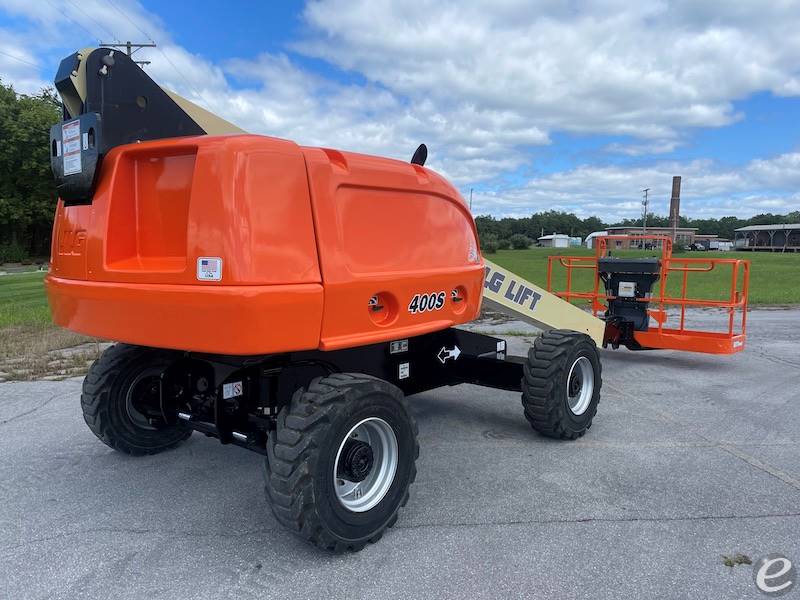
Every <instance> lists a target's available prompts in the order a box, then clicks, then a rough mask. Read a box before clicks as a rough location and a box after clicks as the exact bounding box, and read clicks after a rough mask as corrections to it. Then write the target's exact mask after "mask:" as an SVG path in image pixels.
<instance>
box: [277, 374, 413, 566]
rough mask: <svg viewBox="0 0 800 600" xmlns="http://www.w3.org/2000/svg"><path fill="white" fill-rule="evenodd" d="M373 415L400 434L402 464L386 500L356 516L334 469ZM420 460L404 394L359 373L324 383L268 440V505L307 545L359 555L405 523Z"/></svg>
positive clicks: (281, 418) (289, 409)
mask: <svg viewBox="0 0 800 600" xmlns="http://www.w3.org/2000/svg"><path fill="white" fill-rule="evenodd" d="M370 416H377V417H380V418H382V419H383V420H384V421H386V422H387V423H388V424H389V425H390V426H391V427H392V430H393V431H394V433H395V436H396V437H397V443H398V465H397V471H396V473H395V476H394V479H393V481H392V484H391V487H390V488H389V490H388V491H387V492H386V495H385V496H384V497H383V499H382V500H381V501H380V502H379V503H378V504H377V505H376V506H375V507H373V508H372V509H370V510H368V511H366V512H360V513H356V512H352V511H349V510H347V509H346V508H344V506H343V505H342V504H341V503H340V501H339V499H338V498H337V496H336V493H335V489H334V485H335V481H334V477H333V467H334V463H335V461H336V453H337V450H338V448H339V444H340V443H341V441H342V439H343V438H344V436H345V435H347V433H348V432H349V431H350V429H351V427H353V426H354V425H355V424H357V423H358V422H359V421H360V420H362V419H364V418H368V417H370ZM418 456H419V443H418V442H417V425H416V422H415V421H414V418H413V416H412V415H411V412H410V411H409V408H408V404H407V403H406V401H405V398H404V396H403V393H402V392H401V391H400V390H399V389H398V388H397V387H395V386H393V385H391V384H390V383H388V382H386V381H383V380H381V379H377V378H374V377H370V376H369V375H362V374H359V373H338V374H333V375H329V376H327V377H319V378H316V379H314V380H312V381H311V383H310V384H309V385H308V388H305V389H300V390H298V391H297V392H296V393H295V394H294V396H293V397H292V401H291V403H290V404H289V405H288V406H285V407H284V408H283V409H282V410H281V412H280V413H279V414H278V423H277V429H276V431H274V432H272V433H271V434H270V436H269V439H268V440H267V457H266V460H265V462H264V465H265V471H264V474H265V480H266V485H265V491H266V495H267V501H268V502H269V505H270V507H271V508H272V513H273V514H274V515H275V518H276V519H277V520H278V522H280V523H281V524H282V525H284V526H286V527H288V528H289V529H290V530H292V531H293V532H294V533H295V534H297V535H299V536H300V537H301V538H303V539H305V540H307V541H309V542H311V543H312V544H314V545H315V546H317V547H319V548H322V549H325V550H329V551H332V552H346V551H352V552H356V551H359V550H361V549H362V548H363V547H364V546H366V545H367V543H374V542H377V541H378V540H379V539H380V538H381V536H382V535H383V533H384V531H385V530H386V529H388V528H389V527H392V526H393V525H394V524H395V522H396V521H397V513H398V511H399V510H400V508H401V507H403V506H405V504H406V503H407V502H408V493H409V486H410V485H411V484H412V483H413V481H414V479H415V478H416V474H417V471H416V465H415V461H416V459H417V457H418Z"/></svg>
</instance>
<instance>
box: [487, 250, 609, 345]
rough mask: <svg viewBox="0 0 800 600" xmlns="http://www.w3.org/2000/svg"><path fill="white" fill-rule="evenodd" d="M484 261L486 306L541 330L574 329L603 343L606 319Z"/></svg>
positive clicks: (598, 343) (595, 341) (596, 342)
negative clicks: (603, 319)
mask: <svg viewBox="0 0 800 600" xmlns="http://www.w3.org/2000/svg"><path fill="white" fill-rule="evenodd" d="M484 261H485V263H486V279H485V281H484V284H483V301H484V304H485V305H488V306H489V307H490V308H492V309H494V310H497V311H499V312H502V313H505V314H507V315H509V316H512V317H514V318H517V319H520V320H522V321H525V322H527V323H530V324H532V325H535V326H536V327H539V328H540V329H571V330H573V331H579V332H581V333H585V334H586V335H588V336H589V337H590V338H592V339H593V340H594V343H595V344H597V346H598V347H599V346H601V345H602V344H603V334H604V332H605V327H606V324H605V322H603V321H601V320H600V319H598V318H597V317H595V316H593V315H591V314H590V313H588V312H585V311H583V310H581V309H580V308H578V307H577V306H573V305H572V304H570V303H569V302H566V301H564V300H562V299H561V298H559V297H558V296H556V295H555V294H551V293H550V292H548V291H547V290H545V289H543V288H541V287H539V286H538V285H536V284H535V283H531V282H530V281H526V280H525V279H523V278H522V277H520V276H519V275H516V274H515V273H512V272H511V271H509V270H508V269H504V268H503V267H501V266H499V265H496V264H494V263H493V262H491V261H489V260H485V259H484Z"/></svg>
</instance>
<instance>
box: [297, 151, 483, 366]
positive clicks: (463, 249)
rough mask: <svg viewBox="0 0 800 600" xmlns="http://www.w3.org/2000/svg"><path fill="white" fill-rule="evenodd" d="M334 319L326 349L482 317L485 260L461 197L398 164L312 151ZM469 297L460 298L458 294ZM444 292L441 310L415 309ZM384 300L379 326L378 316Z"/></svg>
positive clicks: (325, 326)
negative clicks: (373, 305) (419, 300)
mask: <svg viewBox="0 0 800 600" xmlns="http://www.w3.org/2000/svg"><path fill="white" fill-rule="evenodd" d="M303 153H304V154H305V157H306V163H307V165H308V176H309V183H310V187H311V198H312V205H313V207H314V222H315V225H316V231H317V244H318V245H319V256H320V266H321V269H322V277H323V281H324V283H325V312H324V315H323V321H322V333H321V340H320V348H321V349H323V350H333V349H338V348H345V347H352V346H358V345H361V344H367V343H376V342H379V341H385V340H391V339H397V338H398V337H408V336H411V335H419V334H422V333H427V332H430V331H436V330H439V329H444V328H447V327H450V326H452V325H455V324H459V323H465V322H468V321H471V320H473V319H474V318H475V317H476V316H477V315H478V312H479V311H480V303H481V298H482V291H483V275H484V271H483V261H482V259H481V256H480V252H479V250H478V241H477V232H476V230H475V224H474V221H473V220H472V216H471V215H470V213H469V210H468V209H467V208H466V206H465V204H464V201H463V199H462V198H461V196H460V195H459V194H458V192H457V191H456V190H455V189H454V188H453V187H452V186H451V185H450V184H449V183H448V182H447V181H446V180H445V179H444V178H442V177H441V176H439V175H437V174H436V173H434V172H433V171H430V170H429V169H425V168H424V167H420V166H418V165H411V164H408V163H403V162H400V161H396V160H390V159H384V158H377V157H372V156H364V155H361V154H354V153H346V152H339V151H335V150H326V149H317V148H304V149H303ZM455 289H460V290H463V293H462V294H461V298H460V300H459V301H453V294H452V292H453V290H455ZM440 293H444V295H445V301H444V303H443V305H442V306H441V308H438V309H434V310H423V311H418V312H412V311H410V310H409V305H410V303H411V301H412V299H413V298H414V297H415V296H416V295H432V294H440ZM376 294H378V295H380V297H381V298H383V300H382V302H383V306H384V309H383V311H384V312H385V315H382V316H381V317H380V319H376V318H375V315H374V314H373V313H372V312H371V311H370V310H369V307H368V303H369V300H370V298H371V297H372V296H374V295H376Z"/></svg>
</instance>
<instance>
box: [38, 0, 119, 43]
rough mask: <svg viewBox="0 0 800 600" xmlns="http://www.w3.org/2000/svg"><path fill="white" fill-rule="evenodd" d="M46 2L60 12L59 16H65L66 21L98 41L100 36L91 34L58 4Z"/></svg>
mask: <svg viewBox="0 0 800 600" xmlns="http://www.w3.org/2000/svg"><path fill="white" fill-rule="evenodd" d="M47 2H48V4H50V6H52V7H53V8H55V9H56V10H57V11H58V12H60V13H61V16H63V17H64V18H65V19H66V20H67V21H69V22H70V23H73V24H74V25H77V26H78V27H80V28H81V29H83V30H84V31H85V32H86V33H88V34H89V38H90V39H93V40H97V41H98V42H99V41H100V38H98V37H95V36H94V34H93V33H92V32H91V31H89V30H88V29H86V27H84V26H83V25H81V24H80V23H79V22H78V21H76V20H75V19H73V18H72V17H70V16H69V15H68V14H67V13H65V12H64V11H63V10H62V9H61V8H60V7H59V6H58V5H56V4H54V3H53V2H52V0H47ZM112 37H113V36H112Z"/></svg>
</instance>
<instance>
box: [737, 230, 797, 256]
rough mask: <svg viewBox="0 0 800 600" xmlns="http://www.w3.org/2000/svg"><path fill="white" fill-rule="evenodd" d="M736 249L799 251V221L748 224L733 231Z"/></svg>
mask: <svg viewBox="0 0 800 600" xmlns="http://www.w3.org/2000/svg"><path fill="white" fill-rule="evenodd" d="M733 246H734V248H735V249H736V250H751V251H754V252H755V251H764V252H798V251H800V223H779V224H776V225H748V226H747V227H740V228H739V229H737V230H736V231H735V232H734V238H733Z"/></svg>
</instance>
